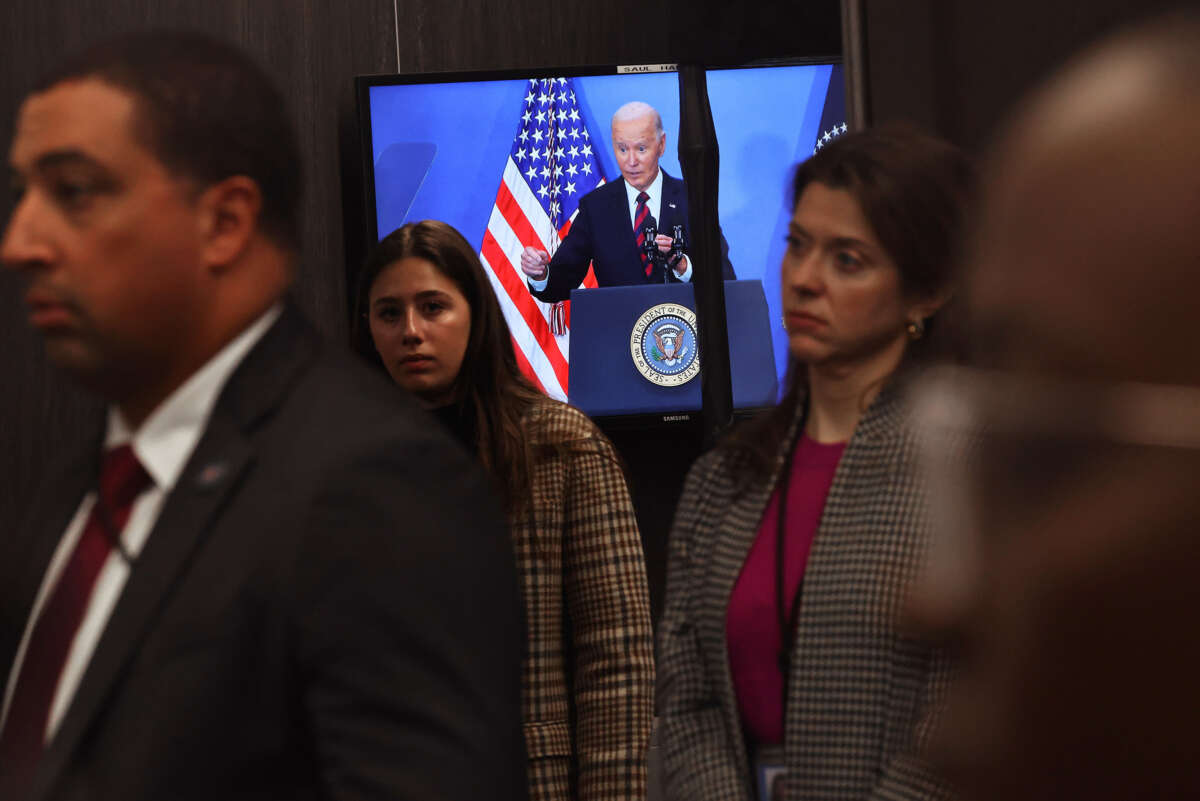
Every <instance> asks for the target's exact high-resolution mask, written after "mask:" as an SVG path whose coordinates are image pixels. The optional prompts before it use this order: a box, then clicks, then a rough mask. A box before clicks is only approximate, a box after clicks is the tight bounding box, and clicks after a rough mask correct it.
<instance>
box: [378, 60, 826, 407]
mask: <svg viewBox="0 0 1200 801" xmlns="http://www.w3.org/2000/svg"><path fill="white" fill-rule="evenodd" d="M836 72H837V73H840V70H837V71H836ZM834 73H835V71H834V69H833V68H832V67H830V66H828V65H816V66H785V67H768V68H754V69H734V70H712V71H710V72H709V74H708V94H709V102H710V104H711V106H712V111H713V121H714V124H715V126H716V130H717V138H718V140H719V143H720V149H721V171H720V198H719V211H720V216H721V227H722V229H723V231H724V234H725V238H726V239H727V240H728V242H729V258H730V261H731V262H732V263H733V266H734V269H735V270H736V271H737V274H738V277H739V278H759V279H761V280H762V282H763V287H764V290H765V291H766V295H767V303H768V306H769V308H770V314H771V320H772V326H771V328H772V333H773V339H774V347H775V361H776V368H777V370H778V372H779V375H780V378H781V382H780V385H781V386H782V377H783V373H784V370H785V369H786V364H787V339H786V337H785V336H784V333H783V330H782V327H781V325H779V324H778V323H777V321H779V320H780V319H781V316H782V309H781V307H780V299H779V264H780V260H781V259H782V257H783V250H784V236H785V234H786V230H787V221H788V219H789V218H790V216H791V215H790V209H789V208H788V202H789V198H788V197H787V195H788V186H789V183H790V178H791V168H792V167H793V166H794V165H795V164H796V163H797V162H799V161H801V160H803V159H804V158H807V157H808V156H810V155H812V152H813V147H814V144H815V142H816V140H817V138H818V137H819V136H820V135H821V130H820V126H821V124H822V111H823V109H824V107H825V105H826V95H827V92H828V93H829V94H830V95H834V94H836V95H837V96H838V99H839V100H840V96H841V92H842V87H841V86H840V74H839V75H834V77H835V80H834V85H833V86H830V78H831V75H833V74H834ZM574 85H575V91H576V94H577V96H578V99H579V106H580V112H581V114H582V116H583V118H584V119H583V122H584V123H585V124H586V125H587V129H588V131H590V133H591V136H592V137H593V139H594V141H595V145H596V154H597V155H598V156H599V159H600V163H601V166H602V167H603V170H604V177H605V178H606V179H608V180H610V181H611V180H613V179H614V178H617V177H619V176H620V171H619V170H618V169H617V166H616V162H615V160H614V157H613V153H612V147H611V141H610V132H609V124H610V122H609V121H610V119H611V117H612V113H613V112H614V111H616V110H617V108H618V107H620V106H621V105H623V104H624V103H627V102H629V101H630V100H641V101H644V102H646V103H649V104H650V105H652V106H654V107H655V108H656V109H658V111H659V113H660V114H662V117H663V127H664V128H665V130H666V132H667V149H666V153H665V154H664V156H663V158H662V160H661V162H660V164H661V165H662V168H663V169H664V170H666V171H667V172H668V173H670V174H672V175H675V176H676V177H679V176H680V175H681V171H680V169H679V158H678V151H677V146H678V141H677V140H676V134H677V132H678V130H679V79H678V76H677V75H676V74H675V73H657V74H635V75H601V76H585V77H579V78H574ZM527 88H528V81H526V80H524V79H516V80H507V81H486V82H474V83H453V84H451V83H442V84H408V85H396V86H376V87H372V88H371V90H370V93H371V94H370V101H371V138H372V145H373V151H374V152H373V154H372V155H373V159H374V162H375V164H376V165H377V167H376V187H375V195H376V217H377V225H378V228H379V235H380V236H381V237H382V236H386V235H387V234H388V233H389V232H391V231H392V230H394V229H395V228H398V227H399V226H400V225H403V224H404V223H405V222H410V221H413V220H424V219H437V220H443V221H445V222H447V223H449V224H450V225H453V226H454V227H455V228H457V229H458V230H459V231H461V232H462V234H463V235H464V236H465V237H466V238H467V240H468V241H469V242H470V243H471V245H472V246H473V247H474V248H475V249H476V250H478V249H479V248H480V247H481V245H482V242H483V235H484V232H485V231H486V229H487V224H488V218H489V216H490V215H491V213H492V207H493V205H494V204H495V202H496V190H497V187H498V186H499V184H500V178H501V173H502V171H503V169H504V165H505V162H506V160H507V158H508V154H509V150H510V148H511V147H512V142H513V135H514V133H516V131H517V125H518V121H519V116H520V114H521V111H522V110H523V108H524V97H525V94H526V91H527ZM832 105H834V104H831V106H832ZM836 105H837V107H839V108H840V107H841V104H840V103H838V104H836ZM830 110H831V111H833V110H834V109H833V108H831V109H830ZM389 148H390V149H392V150H391V152H389ZM385 154H387V156H388V157H387V158H384V156H385Z"/></svg>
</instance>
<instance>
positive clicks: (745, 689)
mask: <svg viewBox="0 0 1200 801" xmlns="http://www.w3.org/2000/svg"><path fill="white" fill-rule="evenodd" d="M972 177H973V172H972V168H971V165H970V163H969V161H968V160H967V159H966V157H965V156H964V155H963V154H962V153H960V152H959V151H958V150H957V149H955V148H954V147H952V146H951V145H949V144H947V143H945V142H942V141H940V140H937V139H934V138H932V137H929V136H926V135H923V134H921V133H918V132H916V131H913V130H911V129H908V128H902V127H897V128H883V129H878V130H872V131H866V132H861V133H853V134H849V135H846V136H843V137H840V138H839V139H837V140H836V141H834V142H832V143H831V144H829V145H827V146H825V147H824V148H822V149H821V151H820V152H819V153H817V154H816V155H815V156H813V157H812V158H811V159H809V160H807V161H805V162H803V163H802V164H800V166H799V167H798V168H797V170H796V174H795V179H794V183H793V214H792V219H791V222H790V225H789V229H788V247H787V251H786V253H785V255H784V259H783V264H782V267H781V272H782V275H781V285H782V292H783V307H784V312H785V314H784V324H785V328H786V329H787V332H788V340H789V350H790V356H791V371H790V378H789V385H788V389H787V394H786V396H785V397H784V399H783V400H782V401H781V403H780V404H779V406H778V407H777V408H776V409H774V410H773V411H772V412H770V413H769V414H767V415H766V416H764V417H762V418H760V419H758V420H755V421H752V422H751V423H749V424H747V425H745V426H744V427H743V428H741V429H735V430H734V432H732V433H731V435H730V436H729V437H727V438H726V440H725V441H724V442H722V443H721V444H720V445H718V447H717V448H716V449H715V450H714V451H712V452H711V453H709V454H707V455H705V456H704V457H702V458H701V459H700V460H699V461H698V462H697V463H696V465H695V466H694V467H693V468H692V470H691V472H690V474H689V476H688V478H687V482H686V484H685V486H684V491H683V496H682V499H681V500H680V503H679V509H678V511H677V513H676V518H675V523H674V526H673V528H672V531H671V535H670V542H669V564H668V579H667V592H666V609H665V612H664V615H663V619H662V621H661V623H660V626H659V637H660V640H659V709H658V711H659V715H660V720H659V725H660V728H659V731H658V750H659V751H660V752H661V756H662V762H663V784H664V788H665V796H666V798H667V799H669V800H670V801H684V800H685V799H686V800H687V801H707V800H708V799H712V800H713V801H716V799H722V801H724V800H726V799H746V800H747V801H748V799H750V798H752V797H754V795H757V796H759V797H760V801H767V798H768V797H769V798H775V797H777V796H778V794H779V793H778V792H777V790H780V791H782V797H783V798H790V799H804V801H823V800H824V799H830V800H832V799H850V798H853V799H877V798H878V799H882V798H910V799H931V798H941V797H943V795H944V794H945V788H944V786H943V785H942V784H941V782H940V781H939V779H938V778H937V777H936V776H935V775H934V774H933V773H932V772H931V770H930V769H929V768H928V767H927V766H926V765H925V764H924V763H923V762H922V761H921V759H920V758H919V757H918V756H917V748H918V744H919V740H920V738H921V732H922V731H923V729H922V721H923V720H925V716H926V712H927V710H928V709H930V708H932V705H933V704H934V702H935V701H936V699H937V696H938V693H939V688H940V687H941V686H942V683H943V682H944V679H945V669H946V664H945V662H944V661H943V660H942V659H940V658H939V656H938V654H937V653H936V652H935V651H934V650H932V649H930V648H928V647H926V646H925V645H923V644H921V643H918V642H916V641H914V640H912V639H909V638H906V637H903V636H901V634H900V633H899V632H898V631H897V628H896V625H895V622H896V621H895V617H896V615H897V613H898V611H899V608H900V606H901V601H902V599H903V598H904V596H905V594H906V591H907V588H908V586H909V583H910V581H911V580H912V579H913V577H914V576H915V574H916V573H917V570H918V568H919V566H920V563H921V559H922V554H923V553H924V550H925V546H926V542H927V539H928V537H927V534H928V531H927V526H926V519H925V515H924V513H923V500H924V499H923V495H922V492H921V490H920V487H919V486H918V485H917V483H916V479H915V475H914V473H913V467H914V464H913V462H914V457H915V440H914V437H913V433H912V431H911V430H910V425H909V421H908V419H907V416H906V414H905V407H904V404H903V403H902V400H901V394H902V392H901V390H902V388H903V386H904V384H905V383H906V381H907V378H908V376H909V375H910V374H911V373H913V372H916V371H917V368H918V366H919V365H922V364H925V363H928V362H929V361H930V360H932V359H936V358H938V357H939V356H941V355H943V353H944V349H943V348H942V346H944V345H946V344H947V339H946V335H947V334H949V333H950V331H949V329H948V328H947V326H945V323H946V322H947V320H946V315H945V311H944V310H942V308H941V307H942V306H943V304H944V302H945V301H946V300H947V298H948V297H949V295H950V293H951V291H952V289H953V286H954V271H953V268H954V265H955V261H954V258H953V257H954V255H955V247H956V240H957V239H958V235H959V231H960V229H961V227H962V224H963V219H964V216H965V213H966V208H967V202H968V199H969V193H970V188H971V184H972ZM939 329H940V330H939ZM939 339H941V345H939ZM781 771H785V772H784V773H783V776H782V780H780V779H779V778H777V777H778V776H779V775H780V772H781ZM780 781H781V784H780Z"/></svg>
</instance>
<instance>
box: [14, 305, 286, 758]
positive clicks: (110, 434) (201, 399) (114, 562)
mask: <svg viewBox="0 0 1200 801" xmlns="http://www.w3.org/2000/svg"><path fill="white" fill-rule="evenodd" d="M281 312H282V307H281V306H280V305H278V304H276V305H275V306H272V307H271V308H270V309H269V310H268V311H267V312H265V313H264V314H263V315H262V316H261V317H259V318H258V319H257V320H255V321H254V323H252V324H251V325H250V326H249V327H248V328H247V329H246V330H244V331H243V332H242V333H241V334H239V335H238V336H237V337H236V338H234V339H233V340H232V341H231V342H230V343H229V344H227V345H226V346H225V347H224V348H222V349H221V350H220V351H219V352H218V353H217V354H216V355H215V356H213V357H212V358H211V359H209V360H208V362H207V363H205V365H204V366H203V367H201V368H200V369H199V370H197V371H196V372H195V373H193V374H192V376H191V377H190V378H189V379H188V380H187V381H185V382H184V383H183V384H181V385H180V386H179V387H178V388H177V389H176V390H175V391H174V392H172V393H171V394H170V395H169V396H168V397H167V399H166V400H165V401H163V402H162V403H161V404H159V406H158V408H157V409H155V410H154V412H153V413H151V415H150V416H149V417H147V418H146V420H145V421H144V422H143V423H142V425H141V427H139V428H138V429H137V430H136V431H131V430H130V429H129V426H128V425H127V424H126V423H125V421H124V420H123V419H122V417H121V414H120V412H118V411H117V410H116V408H110V409H109V411H108V429H107V434H106V435H105V439H104V448H105V450H109V449H111V448H116V447H118V446H121V445H124V444H126V443H128V444H130V445H131V447H132V448H133V452H134V453H135V454H136V455H137V458H138V461H139V462H141V464H142V467H144V468H145V470H146V472H147V473H148V474H149V475H150V479H151V481H150V485H149V486H148V487H147V488H146V489H145V490H143V491H142V493H141V494H140V495H138V497H137V499H136V500H135V501H134V503H133V507H132V509H131V510H130V514H129V520H128V522H127V523H126V524H125V528H124V529H123V530H122V531H121V544H122V546H123V548H124V550H125V554H121V553H120V552H119V551H118V550H117V549H113V551H112V553H110V554H109V556H108V560H107V561H106V562H105V563H104V566H103V567H102V568H101V569H100V574H99V575H98V576H97V578H96V584H95V586H94V587H93V589H92V596H91V598H90V599H89V600H88V606H87V610H86V611H85V612H84V615H83V620H82V621H81V622H80V625H79V629H78V630H77V631H76V632H75V639H74V640H73V641H72V642H71V647H70V649H69V650H68V652H67V661H66V663H65V664H64V665H63V671H62V675H61V676H60V677H59V680H58V687H57V688H56V689H55V691H54V700H53V701H52V702H51V705H50V716H49V718H48V720H47V721H46V742H47V743H49V742H50V741H51V740H52V739H53V738H54V733H55V732H56V731H57V730H58V726H59V724H60V723H61V722H62V718H63V716H64V715H65V714H66V711H67V709H68V707H70V705H71V701H72V700H73V699H74V697H75V692H76V690H78V689H79V683H80V681H81V680H82V679H83V674H84V673H85V671H86V670H87V666H88V664H89V663H90V662H91V659H92V654H93V653H94V652H95V650H96V645H97V644H98V643H99V641H100V636H101V635H102V634H103V633H104V629H105V627H106V626H107V625H108V620H109V617H110V616H111V615H112V611H113V608H114V607H115V606H116V604H117V600H118V599H119V598H120V597H121V591H122V590H124V589H125V582H126V581H127V580H128V579H129V573H130V569H131V565H130V563H129V562H127V561H126V555H127V556H128V558H129V559H130V560H135V559H137V556H138V554H140V553H141V551H142V548H143V547H145V545H146V540H147V538H148V537H149V536H150V530H151V529H152V528H153V527H154V523H155V521H156V520H158V515H159V512H161V511H162V506H163V502H164V501H165V500H166V498H167V496H168V495H169V494H170V492H171V490H172V489H173V488H174V487H175V483H176V482H177V481H178V480H179V475H180V473H182V472H183V468H184V466H185V465H186V464H187V461H188V459H189V458H191V455H192V452H193V451H194V450H195V449H196V444H197V443H198V442H199V441H200V437H201V435H202V434H203V433H204V429H205V427H206V426H207V425H208V418H209V416H210V415H211V414H212V410H213V407H214V406H215V405H216V403H217V397H218V396H219V395H220V393H221V389H222V388H224V386H225V382H226V381H227V380H228V379H229V376H230V375H231V374H232V373H233V371H234V369H235V368H236V367H237V366H238V365H239V364H241V362H242V359H244V358H245V357H246V354H247V353H249V352H250V349H251V348H252V347H254V345H255V344H256V343H257V342H258V341H259V340H260V339H262V337H263V335H264V334H266V332H267V330H268V329H269V328H270V327H271V325H272V324H273V323H274V322H275V321H276V320H277V319H278V318H279V315H280V313H281ZM95 502H96V493H95V491H92V492H89V493H88V494H87V495H85V496H84V498H83V501H82V502H81V503H80V504H79V508H78V510H76V512H75V516H74V517H73V518H72V519H71V522H70V523H69V524H68V525H67V528H66V531H65V532H64V533H63V536H62V538H61V539H60V540H59V543H58V548H57V549H56V550H55V551H54V556H53V558H52V559H51V560H50V565H49V567H48V568H47V569H46V573H45V575H44V576H43V577H42V584H41V586H40V587H39V588H38V594H37V598H36V600H35V601H34V605H33V610H32V612H31V613H30V615H29V620H28V621H27V622H26V624H25V633H24V634H23V635H22V637H21V644H20V646H19V647H18V649H17V655H16V658H15V659H14V660H13V666H12V670H11V672H10V673H9V676H8V686H7V687H6V688H5V690H4V707H3V710H2V711H0V731H3V728H4V724H5V722H6V721H7V719H8V708H9V705H10V703H11V701H12V694H13V691H14V690H15V688H16V685H17V677H18V676H19V674H20V671H21V664H22V662H23V661H24V659H25V650H26V648H27V647H28V644H29V637H30V635H31V633H32V631H33V626H34V623H35V622H36V621H37V619H38V616H39V615H40V614H41V611H42V606H43V605H44V604H45V603H46V602H47V601H48V600H49V596H50V593H51V592H52V591H53V589H54V586H55V584H56V583H57V582H58V579H59V577H60V576H61V575H62V572H63V570H64V569H65V568H66V566H67V562H68V561H70V558H71V555H72V554H73V553H74V551H75V546H76V544H77V543H78V542H79V538H80V537H81V536H83V529H84V526H85V524H86V523H87V519H88V515H89V514H90V513H91V511H92V506H93V504H95Z"/></svg>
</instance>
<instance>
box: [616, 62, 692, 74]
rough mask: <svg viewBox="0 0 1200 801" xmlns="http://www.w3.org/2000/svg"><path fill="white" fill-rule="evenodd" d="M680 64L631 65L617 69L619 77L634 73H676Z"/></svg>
mask: <svg viewBox="0 0 1200 801" xmlns="http://www.w3.org/2000/svg"><path fill="white" fill-rule="evenodd" d="M678 68H679V65H678V64H631V65H627V66H623V67H617V74H618V75H628V74H630V73H632V72H676V71H677V70H678Z"/></svg>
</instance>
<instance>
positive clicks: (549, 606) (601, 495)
mask: <svg viewBox="0 0 1200 801" xmlns="http://www.w3.org/2000/svg"><path fill="white" fill-rule="evenodd" d="M525 423H526V430H527V432H528V436H529V439H530V445H531V446H532V448H533V449H534V453H535V455H536V454H538V453H539V452H540V453H541V455H540V456H536V458H535V468H534V471H533V476H532V482H531V483H532V488H533V502H532V504H531V506H530V507H529V508H528V509H526V510H525V511H524V512H523V513H521V514H520V515H519V516H518V517H517V518H516V519H514V520H512V521H510V522H511V527H512V536H513V543H514V546H515V549H516V554H517V568H518V572H519V576H520V581H521V588H522V591H523V595H524V599H525V616H526V622H527V624H528V629H529V649H528V653H527V654H526V657H525V663H524V669H523V688H522V702H523V705H524V719H525V743H526V746H527V748H528V752H529V797H530V801H568V800H570V799H582V800H583V801H602V800H604V801H608V800H609V799H633V800H636V801H642V799H644V798H645V795H646V753H647V748H648V744H649V739H650V723H651V719H652V715H653V705H654V645H653V632H652V629H651V624H650V601H649V594H648V590H647V586H646V566H645V559H644V556H643V553H642V543H641V538H640V536H639V534H638V527H637V521H636V520H635V518H634V514H633V505H632V503H631V501H630V499H629V491H628V489H627V487H626V484H625V477H624V474H623V472H622V470H621V467H620V463H619V461H618V459H617V456H616V452H615V451H614V450H613V446H612V443H610V442H609V441H608V439H607V438H606V437H605V436H604V435H603V434H602V433H600V431H599V429H597V428H596V426H595V425H594V424H593V423H592V422H591V421H590V420H589V419H588V418H587V417H586V416H585V415H584V414H583V413H582V412H579V411H578V410H576V409H573V408H572V407H570V406H567V405H566V404H563V403H558V402H555V401H547V402H545V403H539V404H537V405H536V406H535V407H534V408H533V410H531V412H530V413H529V414H528V415H527V417H526V420H525Z"/></svg>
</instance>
